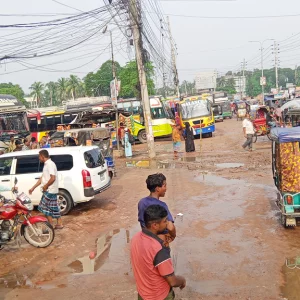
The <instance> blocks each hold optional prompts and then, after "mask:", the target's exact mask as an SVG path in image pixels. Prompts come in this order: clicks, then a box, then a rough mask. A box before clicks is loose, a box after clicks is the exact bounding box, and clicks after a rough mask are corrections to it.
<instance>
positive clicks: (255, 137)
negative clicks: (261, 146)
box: [252, 134, 257, 143]
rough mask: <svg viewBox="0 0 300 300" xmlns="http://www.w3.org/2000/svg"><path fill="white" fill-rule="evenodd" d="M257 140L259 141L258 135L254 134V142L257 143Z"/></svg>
mask: <svg viewBox="0 0 300 300" xmlns="http://www.w3.org/2000/svg"><path fill="white" fill-rule="evenodd" d="M256 141H257V135H256V134H254V136H253V138H252V143H256Z"/></svg>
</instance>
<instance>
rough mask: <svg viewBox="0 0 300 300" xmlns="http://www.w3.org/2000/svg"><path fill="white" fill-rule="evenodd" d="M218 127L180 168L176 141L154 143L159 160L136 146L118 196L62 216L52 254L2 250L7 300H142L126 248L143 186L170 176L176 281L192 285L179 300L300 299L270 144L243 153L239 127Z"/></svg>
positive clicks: (123, 163)
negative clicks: (154, 177) (148, 180)
mask: <svg viewBox="0 0 300 300" xmlns="http://www.w3.org/2000/svg"><path fill="white" fill-rule="evenodd" d="M216 126H217V131H216V134H215V136H214V137H213V138H206V139H202V140H195V144H196V149H197V152H195V153H189V154H185V153H183V152H182V153H181V154H180V157H179V158H178V159H174V157H173V149H172V143H171V142H170V141H169V140H158V141H156V151H157V157H156V159H155V160H148V159H147V158H146V157H147V152H146V150H147V149H146V147H145V145H135V146H134V147H133V151H134V158H133V159H130V160H126V159H120V160H118V161H117V168H118V170H117V171H118V175H117V177H116V178H114V179H113V182H112V187H111V189H109V190H107V191H105V192H104V193H103V194H100V195H99V196H97V197H96V199H95V200H93V201H91V202H90V203H82V204H80V205H78V206H77V207H75V209H74V210H73V211H72V212H71V213H70V215H68V216H66V217H64V223H65V228H64V230H62V231H60V232H57V235H56V237H55V241H54V243H53V245H51V246H50V247H49V248H47V249H35V248H33V247H30V246H28V245H26V244H25V243H24V242H23V244H22V247H21V249H10V248H5V249H4V250H2V252H1V258H0V260H1V261H0V263H1V266H2V268H1V269H0V299H5V300H7V299H9V300H10V299H22V300H27V299H28V300H29V299H30V300H32V298H36V299H43V300H44V299H45V300H48V299H49V300H50V299H55V298H57V295H58V293H59V295H60V297H61V299H64V300H65V299H67V300H68V299H72V300H73V299H82V300H94V299H95V300H96V299H97V300H98V299H101V300H102V299H103V300H115V299H124V300H133V299H137V293H136V287H135V282H134V278H133V274H132V270H131V267H130V260H129V245H130V240H131V238H132V236H133V235H134V234H135V233H136V232H138V231H139V230H140V228H139V225H138V224H137V203H138V201H139V200H140V199H141V198H142V197H144V196H145V195H148V191H147V190H146V187H145V179H146V177H147V176H148V175H149V174H152V173H156V172H163V173H164V174H165V175H166V177H167V189H168V190H167V194H166V197H165V198H164V199H163V201H165V202H167V203H168V206H169V208H170V210H171V212H172V214H173V216H174V217H175V225H176V229H177V238H176V239H175V241H174V242H173V243H171V253H172V260H173V264H174V267H175V272H176V274H178V275H183V276H185V277H186V279H187V287H186V288H185V289H184V290H182V291H180V290H178V289H175V292H176V295H177V298H176V299H182V300H186V299H191V300H197V299H208V300H216V299H217V300H218V299H222V300H227V299H228V300H229V299H234V300H235V299H251V300H253V299H258V300H261V299H264V300H265V299H274V300H276V299H284V298H285V299H299V286H300V285H299V275H300V273H299V271H300V269H298V263H300V260H299V259H297V257H298V255H299V256H300V253H299V250H298V249H299V247H300V238H299V228H298V227H296V228H294V229H292V230H286V229H284V228H283V227H282V226H281V224H280V220H279V213H278V210H277V207H276V205H275V200H276V189H275V187H274V185H273V181H272V174H271V157H270V151H271V150H270V142H269V141H268V140H266V139H264V138H261V139H258V141H257V143H256V145H255V147H256V151H255V152H253V153H250V152H246V151H242V148H241V144H242V142H243V141H244V138H243V136H242V134H239V133H241V122H237V121H235V120H234V121H231V120H226V121H225V122H224V123H222V124H221V126H220V125H219V124H217V125H216ZM225 141H226V143H225ZM182 147H183V145H182ZM239 149H240V150H239ZM200 150H201V151H200ZM286 257H289V258H291V259H289V260H286V259H285V258H286ZM293 258H294V259H293ZM79 287H80V288H79ZM297 297H298V298H297Z"/></svg>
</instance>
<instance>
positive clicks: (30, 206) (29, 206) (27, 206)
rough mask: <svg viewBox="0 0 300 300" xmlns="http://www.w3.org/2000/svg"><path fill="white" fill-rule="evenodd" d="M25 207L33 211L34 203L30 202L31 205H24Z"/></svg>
mask: <svg viewBox="0 0 300 300" xmlns="http://www.w3.org/2000/svg"><path fill="white" fill-rule="evenodd" d="M23 205H24V206H25V207H26V208H27V209H28V210H33V204H32V202H30V203H23Z"/></svg>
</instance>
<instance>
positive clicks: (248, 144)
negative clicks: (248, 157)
mask: <svg viewBox="0 0 300 300" xmlns="http://www.w3.org/2000/svg"><path fill="white" fill-rule="evenodd" d="M252 139H253V134H247V140H246V142H245V143H244V145H243V148H246V147H249V149H252Z"/></svg>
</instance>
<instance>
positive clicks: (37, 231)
mask: <svg viewBox="0 0 300 300" xmlns="http://www.w3.org/2000/svg"><path fill="white" fill-rule="evenodd" d="M16 184H17V179H15V186H14V187H13V189H12V192H13V194H14V196H15V198H16V199H15V200H8V199H6V198H4V197H3V196H1V195H0V249H1V248H2V247H3V245H5V244H8V243H9V242H11V241H14V240H17V241H18V238H19V233H21V235H22V236H24V238H25V240H26V241H27V242H28V243H29V244H30V245H32V246H34V247H38V248H45V247H48V246H49V245H50V244H51V243H52V241H53V239H54V229H53V227H52V226H51V225H50V224H49V223H48V220H47V218H45V217H43V216H31V214H30V212H31V211H32V210H33V204H32V202H31V200H30V198H29V197H28V196H26V195H25V194H24V193H21V194H18V189H17V188H16ZM21 217H23V219H24V220H21ZM20 223H22V225H21V228H20V229H19V226H18V225H19V224H20Z"/></svg>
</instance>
